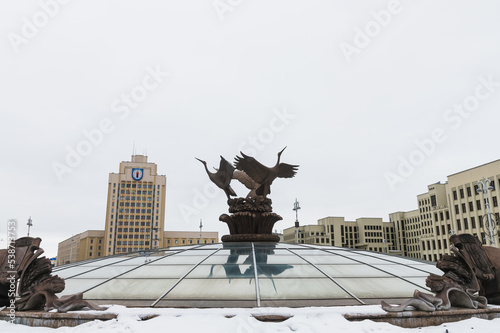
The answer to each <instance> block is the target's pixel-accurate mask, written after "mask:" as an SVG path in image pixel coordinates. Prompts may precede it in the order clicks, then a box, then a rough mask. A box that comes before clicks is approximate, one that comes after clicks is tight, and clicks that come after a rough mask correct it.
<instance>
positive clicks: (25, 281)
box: [0, 237, 104, 312]
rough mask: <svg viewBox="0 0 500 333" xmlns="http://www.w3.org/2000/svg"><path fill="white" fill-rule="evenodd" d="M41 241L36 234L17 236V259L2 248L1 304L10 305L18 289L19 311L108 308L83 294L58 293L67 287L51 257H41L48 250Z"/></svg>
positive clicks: (0, 258)
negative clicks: (54, 273)
mask: <svg viewBox="0 0 500 333" xmlns="http://www.w3.org/2000/svg"><path fill="white" fill-rule="evenodd" d="M41 241H42V240H41V239H40V238H32V237H23V238H19V239H17V240H16V242H15V244H14V246H13V247H12V248H10V250H11V251H15V260H13V259H12V257H11V256H9V252H8V250H7V249H3V250H0V265H1V266H0V306H7V305H10V304H11V300H12V299H13V296H14V295H13V294H15V293H16V291H17V294H18V295H19V298H17V299H16V300H15V307H16V310H18V311H28V310H46V311H48V310H52V309H57V310H58V312H66V311H70V310H80V309H82V308H83V307H89V308H91V309H93V310H104V308H101V307H99V306H97V305H95V304H93V303H90V302H87V301H85V300H83V294H82V293H78V294H74V295H68V296H64V297H61V298H59V297H57V296H56V295H55V294H57V293H60V292H62V291H63V290H64V287H65V283H64V280H63V279H62V278H60V277H58V276H57V275H55V276H52V265H51V264H50V260H49V259H48V258H45V257H41V258H40V256H41V255H42V254H43V253H44V251H43V249H41V248H40V247H39V246H40V243H41ZM13 261H14V263H13ZM17 282H18V283H17ZM12 287H15V288H12ZM13 289H15V290H13Z"/></svg>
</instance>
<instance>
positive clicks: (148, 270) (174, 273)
mask: <svg viewBox="0 0 500 333" xmlns="http://www.w3.org/2000/svg"><path fill="white" fill-rule="evenodd" d="M192 268H193V265H168V266H166V265H165V266H159V265H156V266H151V265H147V266H143V267H140V268H138V269H134V270H133V271H130V272H128V273H125V274H123V275H122V276H120V278H122V279H128V278H134V279H137V278H143V279H149V278H151V279H156V278H172V279H173V278H177V279H179V278H181V277H182V276H183V275H184V274H186V273H187V272H189V270H190V269H192Z"/></svg>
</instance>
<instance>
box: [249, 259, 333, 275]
mask: <svg viewBox="0 0 500 333" xmlns="http://www.w3.org/2000/svg"><path fill="white" fill-rule="evenodd" d="M303 263H305V262H304V261H303ZM257 267H258V269H257V271H258V273H259V278H260V277H268V278H271V277H279V278H288V277H298V278H316V277H320V278H323V277H326V276H325V275H324V274H323V273H321V272H320V271H319V270H318V269H316V267H314V266H312V265H309V264H307V263H306V264H305V265H287V264H261V265H259V264H257Z"/></svg>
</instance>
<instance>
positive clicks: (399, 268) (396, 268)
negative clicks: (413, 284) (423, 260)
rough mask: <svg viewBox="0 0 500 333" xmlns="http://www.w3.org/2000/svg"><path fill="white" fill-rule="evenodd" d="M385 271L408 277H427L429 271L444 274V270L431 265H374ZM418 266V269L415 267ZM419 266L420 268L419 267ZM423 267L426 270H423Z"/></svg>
mask: <svg viewBox="0 0 500 333" xmlns="http://www.w3.org/2000/svg"><path fill="white" fill-rule="evenodd" d="M374 266H375V267H377V268H380V269H381V270H383V271H386V272H389V273H391V274H395V275H396V276H401V277H407V276H424V277H427V276H428V275H429V273H434V274H437V275H443V272H442V271H441V270H439V269H437V268H435V267H432V266H430V265H413V266H412V267H408V266H403V265H396V264H393V265H374ZM413 268H416V269H413ZM417 268H418V269H417ZM421 269H423V270H426V271H425V272H422V271H421Z"/></svg>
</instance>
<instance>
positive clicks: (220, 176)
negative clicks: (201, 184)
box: [195, 156, 236, 199]
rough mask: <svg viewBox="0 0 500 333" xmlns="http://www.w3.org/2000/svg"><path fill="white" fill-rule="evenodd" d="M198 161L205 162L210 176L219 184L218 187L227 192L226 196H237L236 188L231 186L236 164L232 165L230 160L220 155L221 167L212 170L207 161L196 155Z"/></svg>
mask: <svg viewBox="0 0 500 333" xmlns="http://www.w3.org/2000/svg"><path fill="white" fill-rule="evenodd" d="M195 158H196V159H197V160H198V161H200V162H201V163H203V165H204V166H205V170H206V171H207V174H208V178H210V180H211V181H212V182H213V183H214V184H215V185H217V187H219V188H221V189H222V190H223V191H224V193H226V196H227V198H228V199H230V198H231V196H236V193H235V192H234V190H233V189H232V188H231V185H230V183H231V179H232V178H233V172H234V166H232V165H231V163H229V162H228V161H226V160H225V159H224V157H222V156H221V157H220V164H219V169H216V170H217V172H210V171H209V170H208V167H207V162H205V161H203V160H200V159H199V158H197V157H195Z"/></svg>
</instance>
